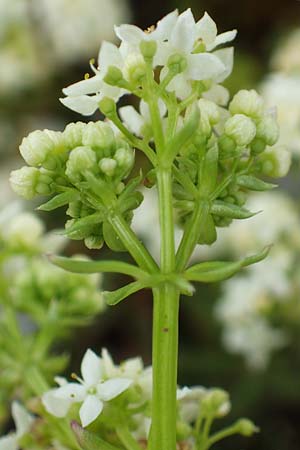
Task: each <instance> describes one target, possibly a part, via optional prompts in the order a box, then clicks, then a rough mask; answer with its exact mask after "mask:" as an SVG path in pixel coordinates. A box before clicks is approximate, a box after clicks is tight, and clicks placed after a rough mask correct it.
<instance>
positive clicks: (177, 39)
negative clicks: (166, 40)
mask: <svg viewBox="0 0 300 450" xmlns="http://www.w3.org/2000/svg"><path fill="white" fill-rule="evenodd" d="M195 31H196V29H195V19H194V16H193V14H192V11H191V9H190V8H188V9H187V10H186V11H184V12H183V13H182V14H180V16H179V17H178V19H177V22H176V25H175V27H174V29H173V31H172V35H171V38H170V41H171V44H172V45H173V46H174V47H175V48H176V49H178V50H181V51H183V52H184V53H190V52H191V51H192V50H193V47H194V42H195Z"/></svg>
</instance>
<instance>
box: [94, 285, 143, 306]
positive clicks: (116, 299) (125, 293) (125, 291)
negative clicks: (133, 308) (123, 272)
mask: <svg viewBox="0 0 300 450" xmlns="http://www.w3.org/2000/svg"><path fill="white" fill-rule="evenodd" d="M144 287H145V284H144V283H142V282H140V281H134V282H133V283H129V284H127V285H126V286H123V287H121V288H120V289H117V290H115V291H105V292H103V297H104V300H105V302H106V303H107V305H109V306H113V305H117V304H118V303H120V302H121V301H122V300H125V298H127V297H129V295H132V294H135V292H138V291H140V290H141V289H143V288H144Z"/></svg>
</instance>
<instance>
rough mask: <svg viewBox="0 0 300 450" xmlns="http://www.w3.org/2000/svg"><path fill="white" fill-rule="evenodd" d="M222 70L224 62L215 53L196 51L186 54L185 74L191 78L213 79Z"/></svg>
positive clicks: (223, 69)
mask: <svg viewBox="0 0 300 450" xmlns="http://www.w3.org/2000/svg"><path fill="white" fill-rule="evenodd" d="M224 71H225V66H224V64H223V63H222V62H221V61H220V59H219V58H217V57H216V56H215V55H211V54H210V53H196V54H193V55H189V56H188V69H187V75H188V77H189V78H190V79H191V80H206V79H209V78H213V79H214V78H215V77H217V76H218V75H220V74H221V73H223V72H224Z"/></svg>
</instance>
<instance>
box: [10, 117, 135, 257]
mask: <svg viewBox="0 0 300 450" xmlns="http://www.w3.org/2000/svg"><path fill="white" fill-rule="evenodd" d="M20 152H21V155H22V156H23V158H24V160H25V161H26V163H27V164H28V166H25V167H22V168H21V169H19V170H15V171H13V172H12V174H11V179H10V181H11V185H12V188H13V189H14V190H15V192H17V193H18V194H19V195H21V196H23V197H25V198H26V199H32V198H34V197H36V196H38V195H43V196H51V197H52V198H51V200H50V201H48V202H47V203H45V204H44V205H42V206H41V207H40V209H42V210H46V211H50V210H53V209H55V208H58V207H60V206H64V205H68V209H67V214H68V215H69V216H70V217H71V219H70V220H68V221H67V222H66V234H67V235H68V237H70V238H71V239H79V240H81V239H84V241H85V244H86V246H87V247H88V248H101V247H102V245H103V243H104V240H105V241H106V243H107V245H108V246H110V247H111V248H113V249H114V250H122V249H123V247H122V245H121V244H120V243H119V241H118V239H117V238H116V236H115V234H114V232H113V231H112V229H111V227H110V226H109V225H108V222H107V219H108V217H109V216H110V213H111V212H112V210H118V212H119V213H120V214H121V215H122V217H123V218H124V219H125V220H126V221H127V222H130V221H131V218H132V210H133V209H134V208H136V207H137V206H138V205H139V204H140V202H141V200H142V196H141V194H140V193H138V192H136V191H135V187H136V185H137V184H138V182H139V181H137V180H134V181H133V182H132V181H131V182H129V183H128V185H127V188H126V186H125V183H124V180H125V179H126V178H127V177H128V175H129V174H130V172H131V169H132V167H133V164H134V150H133V149H132V147H130V145H129V144H128V143H127V142H126V141H125V140H124V138H122V137H121V136H120V134H115V132H114V130H113V128H112V127H111V125H110V124H108V123H106V122H101V121H99V122H96V123H94V122H89V123H87V124H86V123H83V122H77V123H71V124H69V125H67V127H66V128H65V130H64V131H63V132H59V131H56V132H55V131H49V130H43V131H40V130H37V131H34V132H33V133H30V134H29V136H27V137H26V138H24V139H23V141H22V143H21V146H20ZM138 180H139V179H138Z"/></svg>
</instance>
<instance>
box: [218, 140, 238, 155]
mask: <svg viewBox="0 0 300 450" xmlns="http://www.w3.org/2000/svg"><path fill="white" fill-rule="evenodd" d="M235 153H236V143H235V141H234V140H233V139H232V138H231V137H229V136H226V134H223V136H221V137H220V138H219V157H220V159H226V158H232V156H234V155H235Z"/></svg>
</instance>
